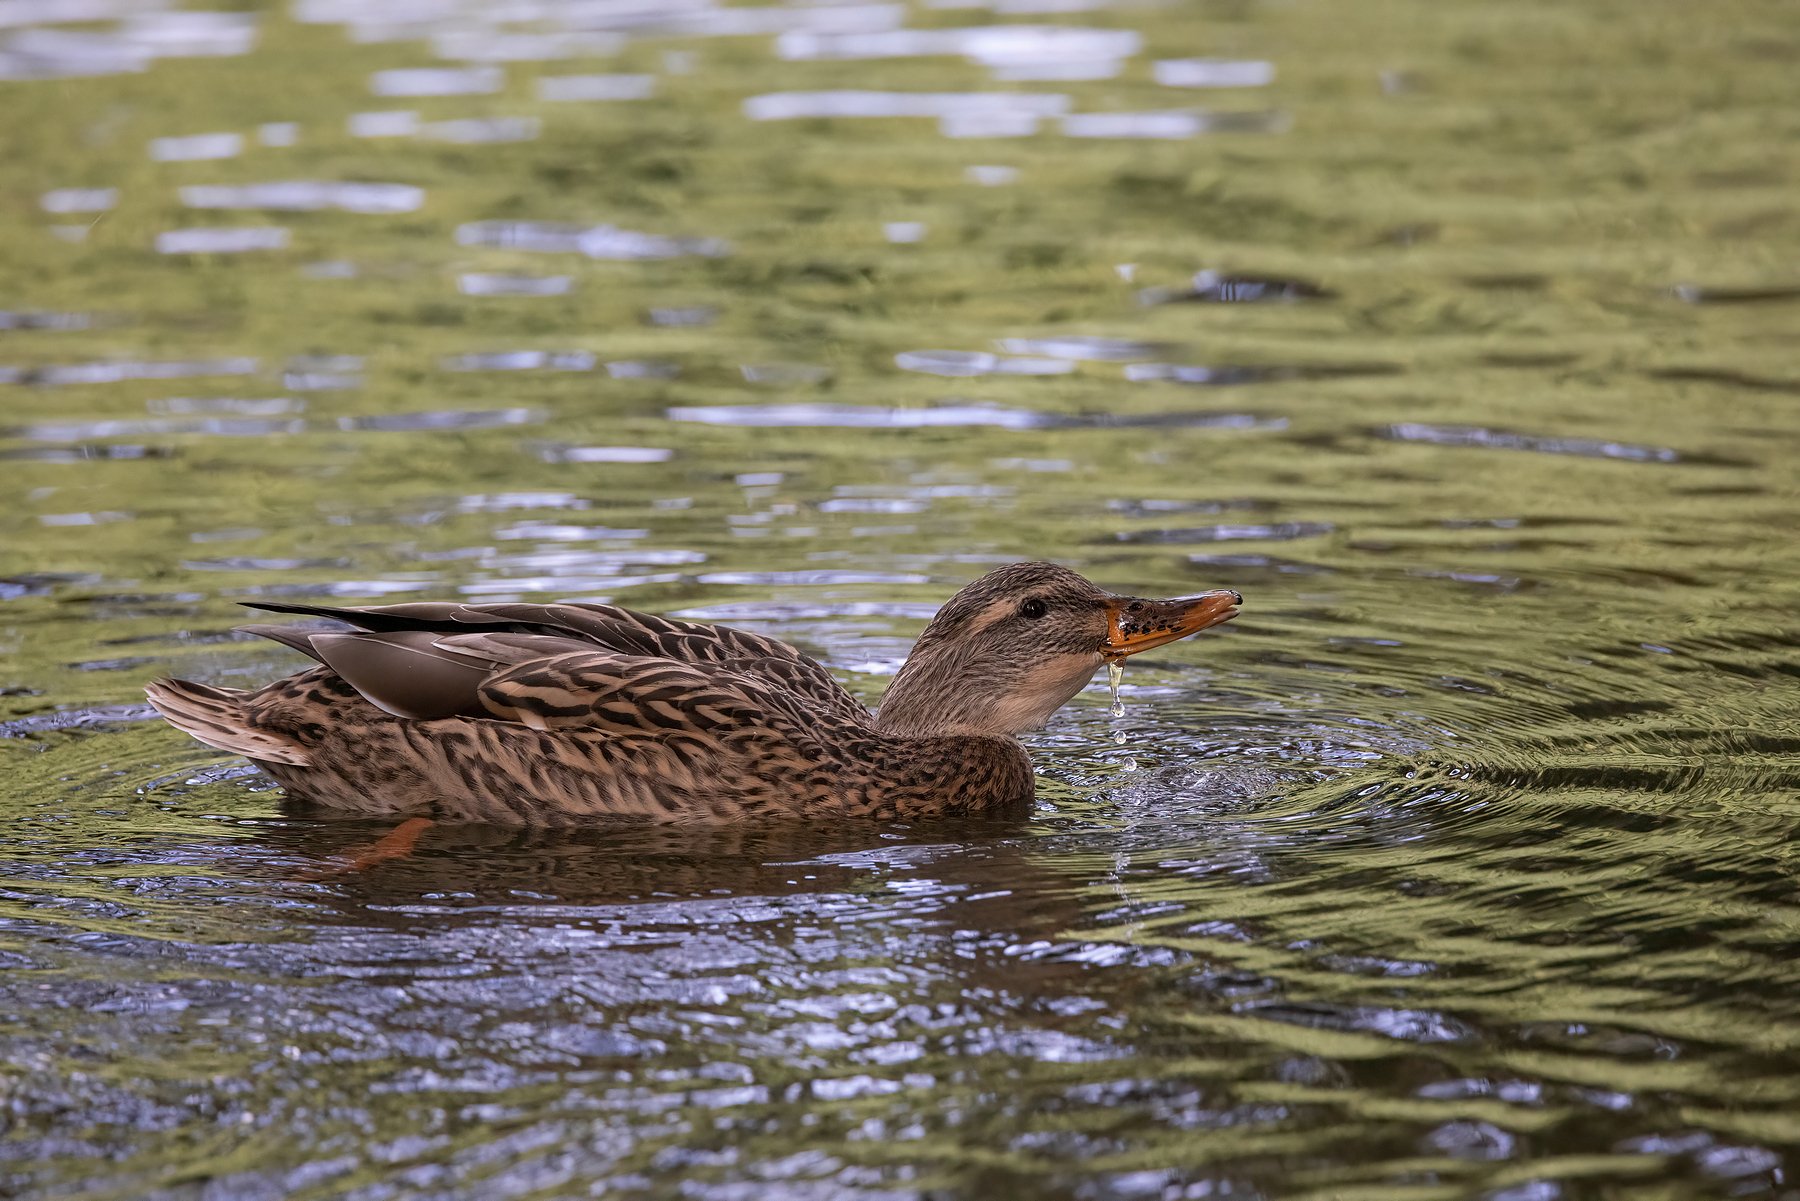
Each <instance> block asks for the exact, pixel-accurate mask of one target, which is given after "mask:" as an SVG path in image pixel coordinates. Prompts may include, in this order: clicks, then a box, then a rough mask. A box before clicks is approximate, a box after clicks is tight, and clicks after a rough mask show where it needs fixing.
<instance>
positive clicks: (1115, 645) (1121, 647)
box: [1101, 590, 1244, 660]
mask: <svg viewBox="0 0 1800 1201" xmlns="http://www.w3.org/2000/svg"><path fill="white" fill-rule="evenodd" d="M1243 603H1244V598H1243V597H1241V596H1239V595H1238V594H1237V593H1235V592H1230V591H1226V590H1221V591H1218V592H1206V593H1202V594H1201V595H1199V596H1187V597H1182V598H1181V599H1179V600H1142V599H1140V598H1138V597H1133V596H1120V597H1115V598H1114V599H1113V600H1111V601H1109V602H1107V606H1106V611H1107V621H1106V648H1105V649H1104V650H1103V651H1102V652H1101V654H1103V655H1105V656H1106V657H1107V658H1108V659H1113V660H1118V659H1123V658H1124V657H1125V656H1127V655H1135V654H1137V653H1138V652H1139V651H1147V650H1149V649H1150V648H1151V647H1153V646H1161V645H1163V644H1164V643H1166V642H1174V641H1175V640H1176V639H1177V638H1186V637H1187V636H1188V635H1189V634H1198V633H1199V632H1200V631H1201V630H1204V629H1206V628H1208V627H1209V626H1216V625H1218V624H1219V623H1220V622H1224V621H1230V620H1231V619H1232V618H1234V617H1236V616H1237V611H1238V610H1237V607H1238V606H1239V605H1241V604H1243Z"/></svg>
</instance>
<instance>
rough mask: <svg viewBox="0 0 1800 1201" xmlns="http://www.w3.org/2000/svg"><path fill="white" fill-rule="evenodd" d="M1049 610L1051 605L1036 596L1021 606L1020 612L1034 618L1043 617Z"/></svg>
mask: <svg viewBox="0 0 1800 1201" xmlns="http://www.w3.org/2000/svg"><path fill="white" fill-rule="evenodd" d="M1048 611H1049V606H1048V605H1046V604H1044V602H1043V601H1041V600H1039V599H1038V598H1037V597H1035V596H1034V597H1032V598H1031V599H1030V600H1028V601H1026V602H1025V603H1024V604H1022V605H1020V606H1019V612H1020V613H1021V614H1023V615H1024V616H1026V617H1030V618H1032V619H1034V620H1035V619H1036V618H1039V617H1042V616H1043V615H1044V614H1045V613H1046V612H1048Z"/></svg>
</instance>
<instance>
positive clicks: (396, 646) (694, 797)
mask: <svg viewBox="0 0 1800 1201" xmlns="http://www.w3.org/2000/svg"><path fill="white" fill-rule="evenodd" d="M245 603H246V605H247V607H250V608H254V609H261V610H266V611H270V612H276V613H284V614H296V615H303V616H307V617H315V618H318V617H322V618H330V619H333V620H334V621H335V622H337V623H339V624H338V625H337V626H335V627H332V628H320V627H319V626H317V625H316V624H300V625H250V626H244V627H241V629H242V631H243V632H245V633H248V634H252V635H257V636H260V637H263V638H268V639H272V640H274V641H275V642H278V643H281V644H282V645H284V646H286V647H289V648H291V649H292V650H295V651H298V652H299V653H301V654H303V655H306V656H307V657H308V658H310V659H312V660H314V664H315V665H314V666H311V667H309V668H308V669H306V670H303V671H299V672H297V673H295V674H293V675H290V676H287V677H286V678H284V679H280V680H276V681H274V682H273V683H270V684H268V685H266V686H264V687H262V688H259V689H255V690H245V689H234V688H221V687H215V686H212V685H209V684H203V683H197V682H194V681H191V680H180V679H171V678H163V679H159V680H156V681H155V682H153V683H151V684H150V685H149V686H148V687H147V688H146V690H145V692H146V695H147V696H148V698H149V700H150V703H151V705H153V706H154V707H155V708H156V710H157V711H158V712H159V713H160V714H161V715H162V716H163V717H164V718H165V719H166V720H167V721H168V722H169V724H170V725H173V726H174V727H175V728H176V729H178V730H181V731H183V732H185V733H187V734H188V735H190V736H192V737H193V738H195V739H197V740H199V741H200V742H202V743H204V744H205V745H207V746H209V747H213V748H216V749H218V750H222V751H228V752H231V753H233V754H237V755H242V756H244V757H246V758H248V759H249V760H250V761H251V762H252V763H253V764H255V765H256V766H257V767H258V768H259V769H261V770H262V772H263V773H265V774H266V775H267V776H269V777H270V778H272V779H273V780H274V781H275V782H276V783H278V784H280V785H281V786H282V788H283V789H285V790H286V792H287V793H288V795H289V797H290V798H293V799H295V800H298V801H302V802H304V803H305V804H306V805H308V806H309V807H314V808H317V809H318V810H320V811H322V812H324V813H325V814H327V815H338V816H350V817H356V818H363V819H389V820H400V821H402V822H409V821H422V822H468V823H483V824H492V825H505V826H530V827H556V826H562V827H568V826H579V825H586V824H590V823H596V822H600V821H603V820H605V819H608V818H622V819H637V820H642V821H651V822H734V821H744V820H755V819H764V818H778V817H785V818H790V819H802V820H806V819H819V818H843V819H874V820H909V821H910V820H921V819H928V818H933V817H942V816H954V815H965V814H987V813H999V812H1004V811H1007V810H1009V809H1018V808H1021V807H1028V806H1029V804H1030V802H1031V800H1032V797H1033V795H1034V793H1035V783H1034V781H1035V776H1034V773H1033V770H1032V765H1031V760H1030V758H1029V756H1028V755H1027V753H1026V750H1025V748H1024V746H1023V745H1022V744H1021V743H1020V742H1019V740H1018V736H1019V735H1020V734H1022V733H1024V732H1026V731H1028V730H1032V729H1036V728H1038V727H1040V726H1042V725H1043V724H1044V723H1045V722H1046V721H1047V720H1048V719H1049V717H1050V715H1051V714H1052V713H1054V712H1055V711H1056V710H1057V709H1059V708H1061V707H1062V706H1063V705H1064V704H1066V703H1067V702H1068V701H1069V700H1071V699H1072V698H1073V697H1074V696H1075V694H1076V693H1077V692H1079V691H1081V689H1082V688H1084V687H1085V686H1086V685H1087V684H1088V682H1089V681H1090V680H1091V679H1092V678H1093V675H1094V673H1095V671H1096V670H1098V669H1099V668H1100V667H1101V666H1102V665H1103V664H1106V663H1116V662H1118V661H1120V660H1122V659H1124V658H1125V657H1127V656H1130V655H1135V654H1138V653H1140V652H1142V651H1145V650H1149V649H1150V648H1152V647H1157V646H1163V645H1165V644H1167V643H1169V642H1173V641H1175V640H1176V639H1179V638H1186V637H1188V636H1189V635H1191V634H1195V633H1197V632H1199V631H1201V630H1204V629H1207V628H1209V627H1212V626H1216V625H1218V624H1220V623H1221V622H1224V621H1228V620H1230V619H1231V618H1232V617H1234V616H1236V615H1237V612H1238V607H1239V606H1240V605H1241V604H1242V603H1243V598H1242V597H1241V596H1240V595H1239V594H1238V593H1237V592H1234V591H1230V590H1223V589H1222V590H1215V591H1209V592H1205V593H1201V594H1199V595H1196V596H1187V597H1180V598H1174V599H1166V600H1153V599H1146V598H1142V597H1133V596H1122V595H1115V594H1113V593H1110V592H1107V591H1105V590H1103V589H1101V588H1100V587H1099V586H1097V585H1096V584H1094V583H1092V582H1091V581H1089V580H1088V579H1086V578H1085V577H1084V576H1082V575H1081V574H1079V573H1078V572H1076V571H1074V570H1072V569H1070V568H1068V567H1064V566H1061V565H1059V564H1055V563H1044V562H1028V563H1013V564H1009V565H1007V566H1003V567H1000V568H998V569H996V570H994V571H990V572H989V573H987V574H986V575H984V576H982V577H981V578H979V579H977V580H975V581H974V582H972V583H970V584H968V585H966V586H965V587H963V588H962V589H961V590H960V591H958V592H957V593H956V594H955V595H954V596H952V597H951V598H950V599H949V600H948V601H947V602H945V604H944V605H943V607H942V608H940V609H939V610H938V611H937V614H936V616H935V617H933V618H932V620H931V622H930V624H929V625H928V626H927V627H926V628H925V631H924V633H923V634H922V635H921V636H920V637H919V639H918V642H917V643H916V645H915V646H914V647H913V649H912V652H911V654H910V655H909V656H908V657H907V659H906V662H905V664H904V665H903V666H902V667H901V668H900V670H899V672H898V674H896V675H895V676H894V678H893V681H892V682H891V683H890V684H889V686H888V688H887V691H886V693H885V694H884V695H883V697H882V698H881V703H880V707H879V708H878V709H877V710H875V711H871V710H869V709H868V708H867V707H866V706H864V705H863V704H862V703H861V702H860V701H858V700H857V699H856V698H855V697H853V696H852V695H851V694H850V693H849V692H848V691H846V690H845V689H844V687H843V686H842V685H841V684H839V683H838V682H837V680H835V679H834V678H833V677H832V675H831V673H830V672H829V671H827V670H826V669H825V668H824V667H823V666H822V665H821V664H820V663H819V662H818V661H817V660H815V659H813V658H811V657H809V656H808V655H806V654H803V653H802V652H801V651H800V650H798V649H797V648H795V647H793V646H790V645H789V644H788V643H786V642H783V641H781V640H779V639H776V638H771V637H768V636H766V635H762V634H756V633H751V632H748V631H745V630H740V629H735V628H732V627H729V626H723V625H711V624H704V623H698V622H691V621H682V620H678V619H675V618H672V617H664V616H658V615H656V614H651V613H642V612H637V611H634V610H631V609H627V608H622V607H619V606H616V605H606V604H583V603H562V604H542V605H540V604H524V603H483V604H464V603H456V602H411V603H405V604H394V605H380V606H372V607H366V608H334V607H328V606H324V605H312V604H301V603H290V602H286V601H274V600H257V601H251V602H245Z"/></svg>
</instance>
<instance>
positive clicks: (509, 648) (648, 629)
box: [243, 601, 871, 727]
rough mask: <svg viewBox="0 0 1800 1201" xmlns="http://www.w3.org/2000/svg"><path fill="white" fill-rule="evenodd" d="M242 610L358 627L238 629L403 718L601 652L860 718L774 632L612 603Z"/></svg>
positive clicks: (260, 604) (818, 669)
mask: <svg viewBox="0 0 1800 1201" xmlns="http://www.w3.org/2000/svg"><path fill="white" fill-rule="evenodd" d="M246 604H248V605H249V607H251V608H257V609H266V610H270V611H272V612H279V613H300V614H306V615H309V616H314V617H328V618H332V619H334V620H337V621H341V622H345V623H347V624H349V625H351V626H354V627H356V628H357V629H358V630H359V631H362V632H361V633H343V632H334V631H321V630H310V629H305V628H303V627H297V626H262V625H258V626H245V627H243V628H244V629H245V631H246V632H249V633H253V634H258V635H260V636H262V637H265V638H272V639H274V640H275V641H277V642H280V643H282V644H283V645H286V646H289V647H291V648H293V649H294V650H297V651H299V652H300V653H302V654H304V655H308V656H310V657H312V658H314V659H316V660H318V661H319V662H321V663H324V664H325V665H326V666H328V667H330V668H331V669H332V670H333V671H336V672H337V673H338V674H339V675H340V676H342V677H343V678H344V679H345V680H346V681H347V682H348V683H350V684H351V686H352V687H354V688H356V689H357V691H358V692H361V693H362V694H363V695H364V696H366V697H367V698H368V699H369V700H370V701H371V702H373V703H374V704H376V705H379V706H381V707H382V708H384V709H387V710H388V711H389V712H391V713H394V714H396V715H397V716H402V717H419V718H428V717H448V716H453V715H462V716H480V717H486V716H491V714H490V713H488V712H487V711H485V709H483V708H482V707H481V706H480V704H479V702H478V699H477V698H476V696H475V689H477V688H478V687H479V685H480V683H481V681H482V680H484V679H485V678H486V677H487V675H488V674H489V673H491V672H492V671H493V670H494V669H495V667H497V666H502V665H508V666H509V665H513V664H517V663H522V662H525V661H527V660H529V659H541V658H551V657H556V656H561V655H567V654H575V653H580V652H584V651H593V650H595V649H602V650H606V651H610V652H613V653H614V654H615V655H618V656H625V657H630V658H638V659H647V660H660V661H665V662H670V663H674V664H681V665H687V666H689V667H693V668H696V669H699V670H700V671H701V673H702V675H705V674H706V673H709V672H725V673H730V674H732V675H736V676H740V677H744V678H745V679H747V680H749V681H751V682H753V683H756V684H758V685H760V686H761V688H762V689H764V690H768V691H773V692H775V693H778V694H782V695H785V696H786V697H788V698H790V700H791V702H793V703H797V704H800V705H801V706H803V707H804V708H806V709H810V710H812V711H813V712H814V713H815V714H816V715H818V716H821V717H829V718H831V719H832V720H834V721H839V722H848V723H851V724H853V725H857V726H864V727H867V726H869V725H870V724H871V715H870V713H869V710H868V709H867V708H866V707H865V706H864V705H863V704H862V703H861V702H860V701H858V700H857V699H856V698H855V697H853V696H851V695H850V694H849V693H848V692H846V691H845V690H844V688H843V686H842V685H840V684H839V683H838V682H837V681H836V680H835V679H833V678H832V676H831V673H830V672H828V671H826V670H825V668H824V666H823V665H821V664H820V663H819V662H818V661H817V660H815V659H813V658H811V657H810V656H808V655H806V654H804V653H802V652H801V651H800V650H798V649H797V648H795V647H793V646H791V645H789V644H788V643H786V642H783V641H781V640H780V639H778V638H769V637H766V636H764V635H761V634H752V633H748V632H746V631H743V630H736V629H732V628H731V627H729V626H713V625H702V624H699V623H696V622H687V621H678V620H676V619H673V618H668V617H658V616H656V615H654V614H650V613H639V612H637V611H635V610H632V609H625V608H621V607H619V606H617V605H586V604H556V605H527V604H510V603H505V604H477V605H469V604H460V603H455V602H425V603H420V602H413V603H407V604H399V605H381V606H371V607H367V608H337V607H331V606H325V605H308V604H295V603H290V602H285V601H255V602H246Z"/></svg>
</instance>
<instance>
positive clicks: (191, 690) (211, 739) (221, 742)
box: [144, 679, 311, 767]
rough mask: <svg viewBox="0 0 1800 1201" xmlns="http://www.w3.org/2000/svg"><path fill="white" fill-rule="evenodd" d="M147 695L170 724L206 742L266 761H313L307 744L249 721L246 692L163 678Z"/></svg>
mask: <svg viewBox="0 0 1800 1201" xmlns="http://www.w3.org/2000/svg"><path fill="white" fill-rule="evenodd" d="M144 695H145V696H147V697H149V698H150V703H151V704H152V705H154V706H156V711H157V712H158V713H161V714H162V715H163V717H164V718H165V719H167V720H168V723H169V724H170V725H172V726H174V727H175V728H176V729H177V730H180V731H181V732H182V733H184V734H187V735H189V736H190V737H193V738H197V739H199V740H200V741H201V742H204V743H205V744H206V745H207V746H211V747H217V748H218V749H219V750H221V751H231V752H232V753H234V754H238V755H243V756H245V757H246V758H250V759H258V760H261V761H262V762H264V763H289V764H293V765H294V766H296V767H305V766H307V765H308V764H309V763H310V762H311V760H310V758H309V756H308V755H307V752H306V748H305V747H303V746H301V745H299V744H298V743H296V742H293V741H291V740H289V739H287V738H284V737H282V735H281V734H279V733H278V732H276V731H273V730H264V729H257V728H255V727H254V726H252V725H251V724H250V715H249V713H248V712H247V711H246V710H245V707H244V698H245V696H247V695H248V694H247V693H244V692H239V691H237V690H235V689H230V688H214V687H211V686H210V685H207V684H196V683H194V682H193V681H191V680H171V679H161V680H157V681H155V682H154V683H152V684H150V685H149V686H148V687H146V688H145V689H144Z"/></svg>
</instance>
